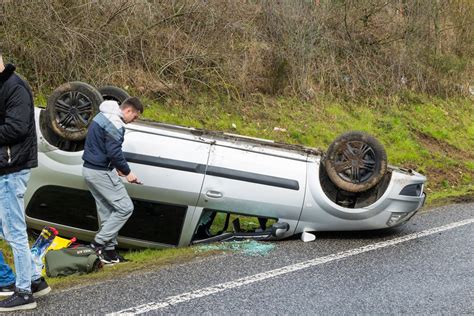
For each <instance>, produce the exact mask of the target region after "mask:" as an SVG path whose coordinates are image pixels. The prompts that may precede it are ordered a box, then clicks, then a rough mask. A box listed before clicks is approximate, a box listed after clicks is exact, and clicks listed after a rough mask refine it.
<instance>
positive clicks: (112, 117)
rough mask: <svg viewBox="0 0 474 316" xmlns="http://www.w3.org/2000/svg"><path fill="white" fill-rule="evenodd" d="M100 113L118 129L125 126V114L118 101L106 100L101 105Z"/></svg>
mask: <svg viewBox="0 0 474 316" xmlns="http://www.w3.org/2000/svg"><path fill="white" fill-rule="evenodd" d="M99 110H100V113H102V114H103V115H104V116H105V117H106V118H107V119H108V120H109V121H110V122H112V124H114V126H115V127H116V128H118V129H119V128H121V127H124V126H125V122H124V121H123V119H122V118H123V114H122V111H121V110H120V106H119V104H118V102H117V101H113V100H106V101H104V102H102V103H101V104H100V107H99Z"/></svg>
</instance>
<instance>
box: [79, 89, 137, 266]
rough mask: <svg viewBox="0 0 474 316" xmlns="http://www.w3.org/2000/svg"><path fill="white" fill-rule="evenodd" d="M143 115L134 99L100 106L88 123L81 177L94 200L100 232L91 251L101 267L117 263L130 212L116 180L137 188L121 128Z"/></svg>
mask: <svg viewBox="0 0 474 316" xmlns="http://www.w3.org/2000/svg"><path fill="white" fill-rule="evenodd" d="M141 113H143V105H142V103H141V102H140V100H139V99H138V98H135V97H132V98H128V99H126V100H125V101H124V102H123V103H122V104H121V105H120V106H119V104H118V103H117V102H115V101H111V100H107V101H104V102H102V104H101V105H100V113H99V114H97V115H96V116H95V117H94V119H93V120H92V122H91V124H90V126H89V129H88V132H87V138H86V143H85V146H84V154H83V155H82V159H83V160H84V166H83V169H82V174H83V176H84V179H85V181H86V184H87V186H88V187H89V190H90V192H91V193H92V195H93V196H94V199H95V202H96V206H97V215H98V217H99V221H100V230H99V232H98V233H97V234H96V236H95V238H94V241H92V243H91V245H90V246H91V247H92V248H93V249H94V250H95V251H96V253H97V255H98V256H99V258H100V259H101V260H102V262H103V263H106V264H107V263H109V264H110V263H118V262H120V261H123V260H124V259H123V258H122V257H121V256H119V255H118V253H117V251H116V250H115V247H116V246H117V235H118V232H119V230H120V229H121V228H122V227H123V225H125V223H126V222H127V220H128V218H129V217H130V216H131V215H132V212H133V203H132V200H131V199H130V196H129V195H128V193H127V190H126V189H125V186H124V185H123V183H122V180H120V178H119V176H122V177H126V179H127V181H128V182H129V183H137V184H140V182H139V181H138V179H137V177H136V176H135V174H133V172H132V171H131V170H130V167H129V165H128V163H127V161H126V160H125V157H124V155H123V152H122V143H123V141H124V135H125V124H126V123H131V122H133V121H135V120H136V119H137V118H138V117H139V116H140V114H141Z"/></svg>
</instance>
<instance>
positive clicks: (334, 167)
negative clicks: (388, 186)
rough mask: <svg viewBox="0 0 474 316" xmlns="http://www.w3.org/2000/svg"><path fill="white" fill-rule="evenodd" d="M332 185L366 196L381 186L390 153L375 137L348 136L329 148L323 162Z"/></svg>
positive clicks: (366, 135) (349, 134)
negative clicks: (370, 190) (371, 190)
mask: <svg viewBox="0 0 474 316" xmlns="http://www.w3.org/2000/svg"><path fill="white" fill-rule="evenodd" d="M323 163H324V166H325V168H326V172H327V174H328V176H329V178H330V179H331V181H332V182H333V183H334V184H335V185H336V186H337V187H339V188H340V189H342V190H345V191H348V192H363V191H366V190H368V189H370V188H372V187H374V186H375V185H377V183H379V181H380V180H381V179H382V178H383V176H384V175H385V173H386V172H387V153H386V152H385V149H384V147H383V146H382V144H381V143H380V142H379V141H378V140H377V139H375V138H374V137H372V136H370V135H368V134H367V133H363V132H348V133H345V134H343V135H341V136H339V137H338V138H336V140H335V141H334V142H333V143H332V144H331V145H330V146H329V149H328V151H327V153H326V155H325V157H324V160H323Z"/></svg>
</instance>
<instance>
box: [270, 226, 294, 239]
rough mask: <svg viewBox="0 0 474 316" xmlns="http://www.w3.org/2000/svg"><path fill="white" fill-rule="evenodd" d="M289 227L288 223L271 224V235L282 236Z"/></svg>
mask: <svg viewBox="0 0 474 316" xmlns="http://www.w3.org/2000/svg"><path fill="white" fill-rule="evenodd" d="M289 229H290V225H289V224H288V223H275V224H273V225H272V236H273V237H282V236H283V235H285V233H286V232H287V231H288V230H289Z"/></svg>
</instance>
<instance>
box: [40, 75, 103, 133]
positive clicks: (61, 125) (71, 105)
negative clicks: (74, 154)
mask: <svg viewBox="0 0 474 316" xmlns="http://www.w3.org/2000/svg"><path fill="white" fill-rule="evenodd" d="M102 101H103V98H102V96H101V95H100V93H99V91H97V90H96V89H95V88H94V87H92V86H91V85H88V84H87V83H84V82H79V81H74V82H68V83H65V84H63V85H61V86H60V87H58V88H57V89H56V90H54V91H53V93H52V94H51V96H50V97H49V98H48V103H47V107H46V110H47V112H48V118H49V122H48V123H49V126H50V127H51V129H52V130H53V131H54V133H55V134H57V135H58V136H60V137H61V138H62V139H64V140H70V141H80V140H83V139H84V138H85V137H86V134H87V127H88V126H89V123H90V122H91V121H92V118H93V117H94V115H95V114H96V113H97V112H98V111H99V106H100V104H101V103H102Z"/></svg>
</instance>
